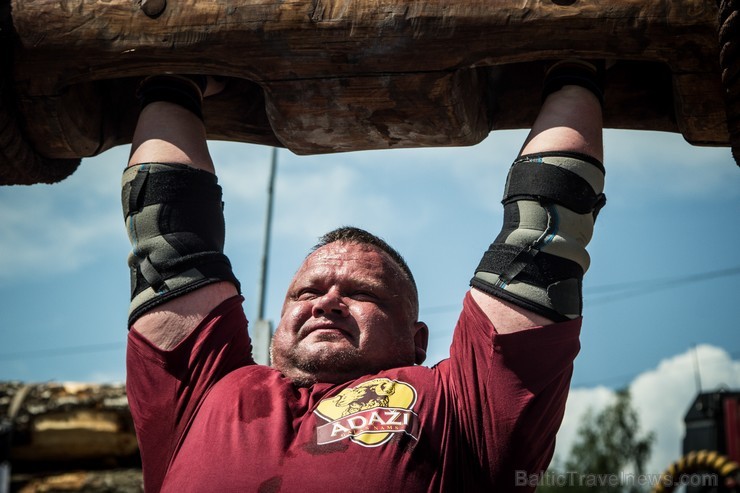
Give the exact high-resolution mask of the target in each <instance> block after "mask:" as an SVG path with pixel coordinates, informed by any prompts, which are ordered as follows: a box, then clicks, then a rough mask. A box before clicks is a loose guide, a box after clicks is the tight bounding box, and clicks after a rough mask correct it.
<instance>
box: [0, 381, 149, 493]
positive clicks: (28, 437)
mask: <svg viewBox="0 0 740 493" xmlns="http://www.w3.org/2000/svg"><path fill="white" fill-rule="evenodd" d="M0 421H3V422H4V423H5V424H9V425H10V426H9V427H8V429H9V430H10V434H9V435H8V434H5V436H4V439H5V440H6V442H5V443H8V444H9V445H10V446H9V447H8V448H9V456H8V457H4V458H0V459H4V460H5V461H6V462H8V463H9V464H10V467H11V470H12V483H13V489H14V490H17V491H24V492H32V491H47V492H51V491H80V492H89V493H93V492H97V491H121V492H124V491H139V490H140V489H141V471H140V469H139V468H138V467H137V466H138V464H139V457H138V447H137V442H136V435H135V431H134V426H133V422H132V419H131V415H130V412H129V409H128V402H127V400H126V392H125V388H124V386H123V385H90V384H76V383H42V384H32V385H27V384H23V383H19V382H0ZM0 462H2V460H0ZM112 488H118V489H112ZM120 488H123V489H120Z"/></svg>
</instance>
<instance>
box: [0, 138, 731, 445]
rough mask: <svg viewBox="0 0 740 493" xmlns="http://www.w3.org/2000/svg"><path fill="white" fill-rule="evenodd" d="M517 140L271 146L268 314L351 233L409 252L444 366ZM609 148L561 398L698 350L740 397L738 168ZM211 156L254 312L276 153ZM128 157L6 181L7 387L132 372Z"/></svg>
mask: <svg viewBox="0 0 740 493" xmlns="http://www.w3.org/2000/svg"><path fill="white" fill-rule="evenodd" d="M524 137H525V132H523V131H500V132H494V133H492V134H491V136H490V137H489V138H488V139H486V140H485V141H484V142H483V143H481V144H479V145H477V146H474V147H469V148H443V149H410V150H394V151H373V152H357V153H346V154H336V155H326V156H309V157H299V156H295V155H293V154H292V153H290V152H289V151H286V150H281V151H280V152H279V157H278V178H277V183H276V197H275V200H276V201H275V222H274V226H273V239H272V249H271V252H270V254H271V257H270V258H271V263H270V270H269V276H268V294H267V315H268V317H269V318H271V319H273V320H276V319H277V317H278V314H279V309H280V304H281V302H282V296H283V293H284V291H285V288H286V287H287V284H288V282H289V280H290V277H291V276H292V274H293V272H294V271H295V270H296V269H297V267H298V265H299V264H300V262H301V259H302V258H303V256H304V255H305V254H306V252H307V251H308V249H309V248H310V246H311V245H312V244H313V243H314V242H315V240H316V239H317V237H318V236H320V235H321V234H322V233H323V232H325V231H327V230H329V229H332V228H334V227H336V226H339V225H343V224H352V225H356V226H360V227H363V228H366V229H368V230H370V231H372V232H374V233H376V234H379V235H380V236H382V237H384V238H385V239H386V240H388V241H389V242H390V243H391V244H392V245H394V246H395V247H396V248H397V249H398V250H399V251H400V252H401V253H402V254H403V255H404V256H405V257H406V259H407V261H408V263H409V265H410V266H411V269H412V270H413V271H414V273H415V275H416V277H417V282H418V284H419V290H420V299H421V318H422V319H423V320H425V321H426V322H427V323H428V324H429V326H430V330H431V334H432V336H431V346H430V351H429V360H428V363H434V362H436V361H439V360H440V359H442V358H444V357H445V356H446V355H447V348H448V346H449V343H450V340H451V331H452V328H453V326H454V323H455V320H456V318H457V313H458V310H459V307H460V303H461V300H462V297H463V295H464V293H465V291H466V290H467V287H468V280H469V278H470V276H471V274H472V271H473V269H474V268H475V266H476V265H477V263H478V260H479V259H480V255H481V254H482V252H483V251H484V250H485V249H486V248H487V246H488V244H489V243H490V242H491V240H492V239H493V238H494V237H495V235H496V233H497V232H498V230H499V228H500V225H501V218H502V208H501V205H500V203H499V201H500V199H501V194H502V190H503V184H504V180H505V178H506V173H507V171H508V167H509V165H510V163H511V160H512V159H513V158H514V157H515V155H516V153H517V151H518V149H519V146H520V145H521V142H522V141H523V139H524ZM605 146H606V157H605V165H606V168H607V175H606V194H607V197H608V203H607V206H606V207H605V209H604V210H603V211H602V213H601V215H600V216H599V221H598V223H597V226H596V231H595V234H594V240H593V241H592V243H591V245H590V247H589V251H590V253H591V257H592V265H591V269H590V270H589V272H588V273H587V274H586V279H585V288H584V289H585V297H584V298H585V305H586V307H585V312H584V325H583V335H582V346H583V348H582V350H581V353H580V355H579V356H578V358H577V360H576V368H575V374H574V376H573V386H574V389H577V390H575V391H574V394H573V395H574V396H576V397H574V398H573V399H572V401H571V402H573V403H578V404H577V405H578V406H579V408H578V409H579V410H580V411H582V410H583V408H585V407H587V406H589V405H591V406H598V405H603V404H604V403H605V402H608V400H609V398H610V397H609V396H611V395H612V390H613V389H614V388H616V387H620V386H625V385H630V386H632V385H637V383H639V382H644V381H645V378H647V376H649V375H652V374H653V373H654V372H656V371H659V370H660V369H661V368H662V369H663V370H662V371H664V372H668V370H666V368H672V367H671V366H670V364H669V363H671V362H676V361H677V362H678V363H676V364H679V363H681V362H684V363H685V364H688V363H686V362H688V361H689V359H687V355H689V354H690V351H691V348H692V347H694V346H696V345H698V346H699V347H700V348H701V351H698V353H697V354H700V355H702V361H700V373H701V374H702V376H703V379H704V384H703V385H704V388H705V389H706V388H709V387H710V386H712V385H720V384H725V385H726V386H728V387H732V388H734V389H739V388H740V331H738V318H740V295H739V294H738V292H740V257H739V256H738V255H737V247H738V244H740V241H739V240H740V232H739V231H738V225H739V224H740V169H739V168H738V167H737V165H736V164H735V163H734V162H733V160H732V157H731V155H730V151H729V149H726V148H699V147H693V146H690V145H689V144H687V143H686V142H684V141H683V139H682V138H681V136H680V135H674V134H665V133H653V132H629V131H614V130H607V131H606V133H605ZM211 150H212V154H213V157H214V160H215V162H216V166H217V170H218V173H219V176H220V181H221V184H222V186H223V188H224V197H225V201H226V220H227V245H226V251H227V254H228V255H229V256H230V257H231V259H232V263H233V264H234V267H235V270H236V273H237V275H238V276H239V278H240V279H241V281H242V288H243V291H244V295H245V297H246V300H247V301H246V304H245V308H246V311H247V315H248V317H249V318H250V319H254V318H255V313H256V306H255V304H256V298H257V294H256V293H257V279H258V270H259V265H260V256H261V244H262V233H263V228H264V224H263V221H264V211H265V204H266V189H267V174H268V168H269V161H270V154H271V150H270V149H269V148H267V147H261V146H253V145H246V144H234V143H222V142H213V143H211ZM127 154H128V149H127V148H125V147H120V148H116V149H112V150H110V151H107V152H106V153H104V154H102V155H101V156H98V157H95V158H91V159H86V160H84V161H83V163H82V165H81V167H80V169H79V170H78V171H77V172H76V173H75V174H74V175H72V176H71V177H70V178H68V179H67V180H65V181H63V182H62V183H59V184H55V185H36V186H32V187H2V188H0V252H2V255H0V380H9V379H16V380H23V381H32V382H35V381H46V380H62V381H122V380H123V379H124V344H125V337H126V326H125V325H126V324H125V320H126V311H127V304H128V289H129V287H128V270H127V267H126V255H127V254H128V251H129V244H128V240H127V239H126V236H125V231H124V228H123V219H122V216H121V212H120V206H119V193H120V192H119V185H120V174H121V170H122V169H123V166H124V165H125V161H126V158H127ZM707 273H710V275H709V276H706V277H710V278H702V277H701V276H697V275H704V274H707ZM712 273H714V274H712ZM617 288H619V289H617ZM692 361H693V360H692ZM685 364H684V366H685ZM661 365H662V366H661ZM679 366H680V365H679ZM684 366H681V368H684ZM684 369H685V368H684ZM692 372H693V370H692ZM692 372H690V373H689V374H688V377H687V379H684V380H682V381H681V382H678V383H675V387H671V388H679V387H680V386H681V385H683V387H680V388H681V389H684V388H686V389H691V392H689V393H688V394H687V396H688V397H685V399H684V400H686V402H685V403H684V404H681V403H680V402H679V403H677V404H676V406H677V407H678V408H680V409H677V410H674V414H676V413H678V414H676V415H679V414H680V415H681V416H682V415H683V413H684V412H685V409H686V408H687V407H688V405H689V404H690V398H691V397H692V394H693V392H694V391H695V388H694V387H695V384H694V377H693V373H692ZM673 373H675V371H673ZM665 374H666V375H669V374H672V373H671V372H668V373H665ZM648 380H649V379H648ZM641 385H643V384H641ZM656 385H658V386H659V387H660V386H661V384H656ZM664 387H665V386H664ZM640 388H644V385H643V387H640ZM658 390H662V391H665V392H668V391H669V390H670V389H666V388H662V389H655V390H654V392H658ZM677 392H678V391H676V392H674V394H675V395H677ZM681 392H686V390H681ZM648 394H649V392H647V393H645V395H648ZM682 395H683V394H682ZM687 399H688V400H687ZM574 405H576V404H574ZM681 406H684V407H683V408H681ZM580 411H578V410H573V411H571V410H569V413H570V416H576V415H577V412H580ZM672 419H674V420H675V416H674V417H673V418H672ZM659 421H660V420H659V419H657V418H656V423H657V422H659ZM573 422H575V421H573ZM566 424H567V423H566ZM564 428H568V426H566V425H564ZM667 433H668V432H667ZM674 438H675V437H673V438H671V440H673V439H674ZM563 442H564V443H568V439H567V438H566V439H564V440H563ZM671 443H672V442H671ZM671 443H669V444H668V445H666V446H665V450H664V455H666V456H667V454H669V453H670V449H671V447H674V446H673V445H672V444H671ZM674 448H675V447H674ZM678 452H679V451H678V450H676V453H678ZM661 457H662V456H661Z"/></svg>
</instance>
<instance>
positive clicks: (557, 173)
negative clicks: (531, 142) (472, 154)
mask: <svg viewBox="0 0 740 493" xmlns="http://www.w3.org/2000/svg"><path fill="white" fill-rule="evenodd" d="M603 187H604V167H603V165H602V164H601V163H600V162H599V161H598V160H596V159H594V158H592V157H590V156H587V155H583V154H577V153H563V152H559V153H557V154H555V153H553V154H549V153H540V154H532V155H525V156H522V157H521V158H519V159H517V160H516V161H515V162H514V164H513V165H512V167H511V170H510V171H509V176H508V178H507V180H506V188H505V191H504V199H503V201H502V202H503V203H504V204H508V203H511V202H514V201H517V200H522V199H526V198H532V199H536V200H539V201H542V200H546V201H551V202H555V203H557V204H560V205H562V206H564V207H567V208H568V209H570V210H572V211H573V212H577V213H579V214H586V213H589V212H593V211H594V210H595V209H596V208H597V206H598V205H599V204H600V203H601V202H603V201H604V198H603V194H602V191H603Z"/></svg>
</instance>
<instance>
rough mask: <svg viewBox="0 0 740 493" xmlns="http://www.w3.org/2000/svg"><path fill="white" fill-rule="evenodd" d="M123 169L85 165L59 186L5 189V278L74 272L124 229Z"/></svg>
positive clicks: (0, 202)
mask: <svg viewBox="0 0 740 493" xmlns="http://www.w3.org/2000/svg"><path fill="white" fill-rule="evenodd" d="M120 169H122V167H118V168H116V169H115V170H112V169H111V168H110V167H109V166H104V165H103V164H101V163H87V162H85V163H83V165H82V166H81V167H80V169H79V170H78V171H77V172H75V174H74V175H72V177H70V178H68V179H67V180H65V181H63V182H61V183H59V184H55V185H35V186H33V187H5V188H3V189H2V190H0V251H2V252H12V254H5V255H2V256H0V281H3V280H9V279H13V278H18V277H33V276H35V275H38V274H43V275H50V274H51V275H54V274H59V273H64V272H69V271H73V270H75V269H77V268H79V267H80V266H83V265H85V264H88V263H89V262H92V261H94V260H95V259H97V258H98V257H99V255H100V254H101V252H102V251H103V249H105V248H107V246H108V245H110V244H111V239H112V238H116V237H120V241H121V242H124V243H123V244H125V241H126V240H125V231H124V228H123V219H122V217H121V212H120V205H119V204H120V198H119V197H120V195H119V194H120V192H119V190H120Z"/></svg>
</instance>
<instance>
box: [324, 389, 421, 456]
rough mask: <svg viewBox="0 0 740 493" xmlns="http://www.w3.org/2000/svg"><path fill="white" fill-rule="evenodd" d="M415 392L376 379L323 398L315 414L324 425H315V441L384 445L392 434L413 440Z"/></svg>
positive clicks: (414, 432)
mask: <svg viewBox="0 0 740 493" xmlns="http://www.w3.org/2000/svg"><path fill="white" fill-rule="evenodd" d="M414 404H416V389H414V388H413V387H412V386H411V385H409V384H407V383H405V382H401V381H398V380H391V379H389V378H375V379H373V380H369V381H367V382H363V383H360V384H358V385H355V386H354V387H348V388H346V389H344V390H342V391H341V392H340V393H339V394H337V395H335V396H334V397H329V398H326V399H323V400H322V401H321V402H319V405H318V406H317V407H316V410H315V411H314V412H315V413H316V415H318V416H320V417H321V418H322V419H323V420H324V421H325V423H323V424H319V425H318V426H317V441H318V443H319V444H320V445H321V444H326V443H331V442H335V441H339V440H343V439H345V438H348V439H350V440H351V441H353V442H355V443H358V444H360V445H363V446H366V447H377V446H379V445H382V444H383V443H386V442H387V441H388V440H390V438H391V437H392V436H393V434H396V433H405V434H407V435H410V436H411V437H412V438H414V439H415V438H416V436H417V435H418V429H419V420H418V416H417V415H416V414H415V413H414V412H413V411H412V409H413V407H414Z"/></svg>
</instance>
